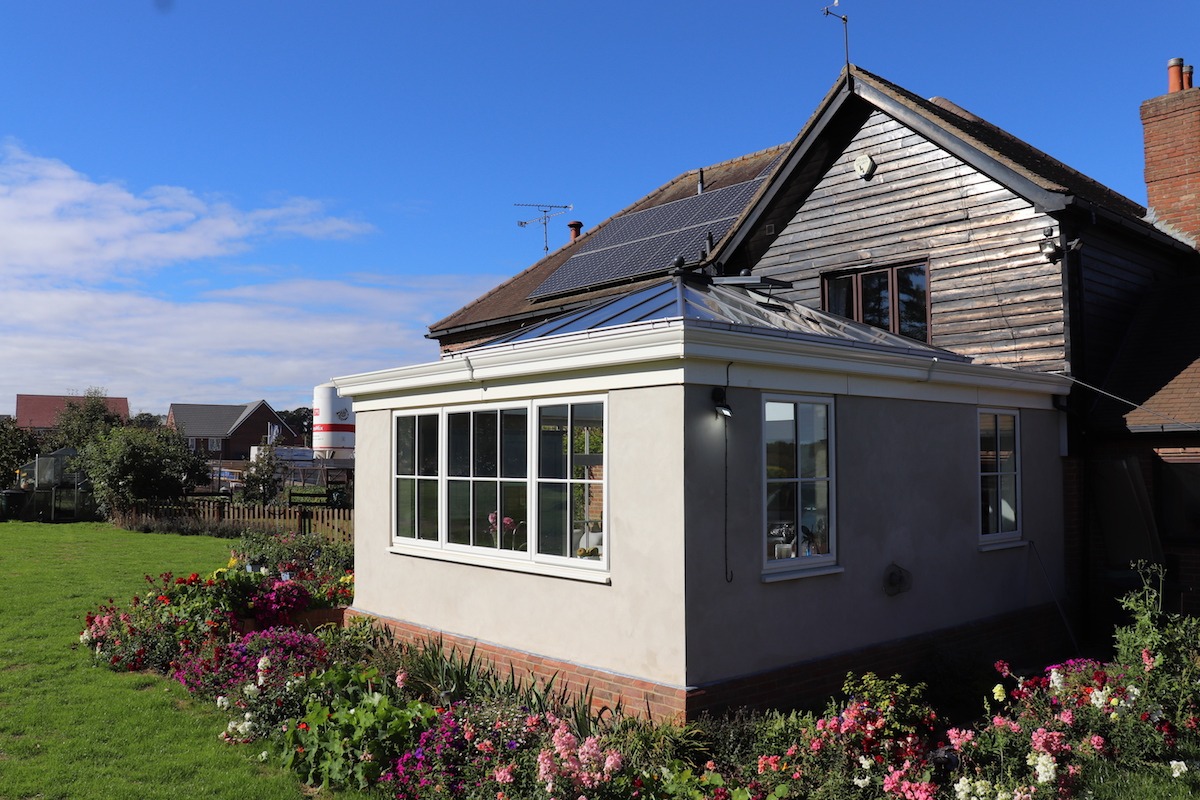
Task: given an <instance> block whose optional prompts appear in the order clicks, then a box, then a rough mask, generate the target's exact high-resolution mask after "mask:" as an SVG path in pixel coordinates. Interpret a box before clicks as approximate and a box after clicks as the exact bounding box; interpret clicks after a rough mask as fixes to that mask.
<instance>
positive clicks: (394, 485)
mask: <svg viewBox="0 0 1200 800" xmlns="http://www.w3.org/2000/svg"><path fill="white" fill-rule="evenodd" d="M591 403H598V404H600V405H601V407H602V409H603V412H602V413H603V426H604V457H605V462H604V468H603V474H602V477H601V479H600V480H598V481H590V480H586V479H583V480H581V479H575V478H569V477H568V478H565V479H547V478H540V477H539V475H538V472H539V469H538V467H539V464H538V441H539V436H538V431H539V415H540V411H541V409H543V408H546V407H550V406H563V405H565V406H577V405H583V404H591ZM511 409H525V410H526V412H527V416H526V419H527V427H526V442H525V445H526V464H527V469H526V477H525V478H513V479H512V480H513V481H523V482H524V483H525V484H526V487H525V489H526V494H525V508H526V514H527V516H528V517H529V518H528V519H526V520H524V521H523V522H524V526H525V536H526V541H527V545H526V549H525V550H523V551H521V550H502V549H499V548H495V547H484V546H479V545H474V544H462V543H453V542H450V541H449V530H450V519H449V517H450V503H449V490H448V485H449V484H450V483H451V482H452V481H467V482H469V481H471V480H475V479H473V478H469V477H465V476H456V477H454V478H451V476H450V475H449V457H450V454H449V428H448V420H449V417H450V415H451V414H456V413H470V412H477V411H504V410H511ZM424 415H433V416H436V418H437V426H438V430H437V475H436V477H426V478H424V480H428V481H431V482H436V485H437V539H436V540H434V539H418V538H415V537H407V536H399V535H398V534H397V521H396V514H397V503H398V497H397V495H398V485H399V479H400V478H402V477H417V476H407V475H400V474H399V473H398V471H397V466H398V465H397V454H396V448H397V420H399V419H400V418H402V417H420V416H424ZM390 438H391V447H390V454H389V457H390V459H391V466H390V467H389V475H390V476H391V504H390V508H391V519H390V522H389V540H390V545H389V547H388V549H389V551H390V552H393V553H402V554H405V555H417V556H422V557H426V558H436V559H439V560H444V561H455V562H459V563H466V564H477V565H480V566H487V567H494V568H501V569H508V570H513V571H518V572H531V573H538V574H548V575H556V576H561V577H572V578H578V579H581V580H590V581H593V582H604V583H607V582H608V569H609V563H610V557H611V530H610V526H611V516H610V514H609V508H608V495H609V492H608V463H607V455H608V450H609V448H610V446H611V439H610V431H609V424H608V401H607V397H605V396H604V395H578V396H576V395H572V396H569V397H537V398H529V399H525V400H517V401H511V402H497V403H474V404H457V405H446V406H436V407H428V408H413V409H404V410H397V411H394V412H393V413H392V419H391V434H390ZM418 480H420V478H419V477H418ZM497 480H498V481H503V480H504V479H503V478H500V477H498V478H497ZM549 483H564V484H566V485H568V486H569V485H571V484H577V483H592V484H598V485H599V486H600V488H601V492H602V511H601V514H602V520H603V528H602V530H601V531H599V532H597V533H598V534H599V537H600V545H599V549H600V555H599V556H598V557H588V558H583V557H577V556H558V555H549V554H545V553H539V552H538V536H539V534H540V531H539V530H538V520H537V516H538V512H537V508H538V506H537V500H538V487H539V485H542V484H549Z"/></svg>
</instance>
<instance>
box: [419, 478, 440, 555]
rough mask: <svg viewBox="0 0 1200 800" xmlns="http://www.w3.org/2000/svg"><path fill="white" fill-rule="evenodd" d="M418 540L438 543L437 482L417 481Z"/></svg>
mask: <svg viewBox="0 0 1200 800" xmlns="http://www.w3.org/2000/svg"><path fill="white" fill-rule="evenodd" d="M417 538H419V539H424V540H425V541H429V542H436V541H437V538H438V485H437V481H417Z"/></svg>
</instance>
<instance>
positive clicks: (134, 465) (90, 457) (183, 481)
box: [80, 427, 208, 521]
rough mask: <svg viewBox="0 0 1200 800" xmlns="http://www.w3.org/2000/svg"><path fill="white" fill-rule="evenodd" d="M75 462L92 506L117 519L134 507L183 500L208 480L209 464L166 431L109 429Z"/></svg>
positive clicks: (93, 440)
mask: <svg viewBox="0 0 1200 800" xmlns="http://www.w3.org/2000/svg"><path fill="white" fill-rule="evenodd" d="M80 463H81V464H82V466H83V470H84V472H86V473H87V476H88V478H89V479H90V480H91V482H92V491H93V492H94V493H95V496H96V503H97V505H98V506H99V507H100V509H101V510H102V511H103V512H104V513H105V514H106V515H107V516H108V517H109V518H110V519H114V520H117V521H120V520H121V518H122V517H124V516H125V515H127V514H129V513H130V512H131V511H133V510H134V509H135V508H136V507H137V506H138V505H140V504H145V503H153V502H169V501H174V500H179V499H181V498H183V497H184V496H185V495H186V494H187V493H188V492H189V491H191V490H192V489H193V488H194V487H196V486H197V485H199V484H201V483H203V482H205V481H206V480H208V462H206V461H205V460H204V459H203V458H201V457H200V456H198V455H196V454H195V453H193V452H192V451H190V450H188V446H187V440H186V439H184V438H183V437H182V436H180V435H179V434H178V433H176V432H175V431H173V430H171V429H170V428H165V427H159V428H154V429H149V428H134V427H118V428H111V429H110V430H108V431H107V432H105V433H101V434H99V435H98V436H96V437H94V438H93V439H92V440H91V442H89V443H88V444H87V445H86V446H85V447H84V448H83V451H82V452H81V454H80Z"/></svg>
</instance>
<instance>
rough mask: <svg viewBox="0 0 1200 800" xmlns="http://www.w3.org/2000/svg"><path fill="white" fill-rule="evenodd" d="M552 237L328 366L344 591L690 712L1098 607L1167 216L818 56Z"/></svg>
mask: <svg viewBox="0 0 1200 800" xmlns="http://www.w3.org/2000/svg"><path fill="white" fill-rule="evenodd" d="M1175 66H1176V65H1173V66H1172V68H1171V69H1172V70H1174V69H1175ZM1173 74H1175V73H1174V72H1172V75H1173ZM1181 91H1184V92H1185V93H1190V94H1189V95H1188V96H1189V97H1193V96H1195V95H1196V94H1200V90H1192V89H1185V90H1183V89H1181ZM1154 130H1156V128H1154V126H1153V125H1152V124H1150V123H1148V127H1147V141H1148V142H1149V141H1150V140H1151V138H1152V137H1153V135H1154V133H1153V131H1154ZM1193 130H1194V128H1193ZM1192 138H1193V139H1194V138H1195V137H1194V136H1193V137H1192ZM1148 173H1149V170H1148ZM1153 197H1154V195H1153V194H1152V198H1153ZM1156 208H1157V206H1156ZM1164 208H1165V204H1164ZM581 229H582V225H581V224H578V223H572V238H571V241H570V243H569V244H568V245H566V246H565V247H563V248H561V249H560V250H558V251H557V252H555V253H552V254H550V255H548V256H547V257H546V258H544V259H543V260H542V261H540V262H538V263H537V264H534V265H533V266H531V267H530V268H529V269H527V270H525V271H524V272H522V273H521V274H519V275H517V276H514V277H513V278H512V279H510V280H509V281H507V282H505V283H504V284H502V285H501V286H499V287H497V288H496V289H494V290H493V291H491V292H489V293H487V294H486V295H484V296H483V297H481V298H479V299H478V300H476V301H474V302H473V303H471V304H469V305H467V306H465V307H463V308H462V309H460V310H459V311H457V312H455V313H454V314H451V315H450V316H449V317H447V318H446V319H444V320H442V321H440V322H438V323H436V324H435V325H433V326H432V327H431V329H430V336H431V337H433V338H435V339H437V340H438V342H439V344H440V345H441V347H442V352H443V356H442V359H441V360H440V361H438V362H436V363H433V364H424V365H418V366H413V367H402V368H397V369H391V370H383V371H380V372H374V373H368V374H363V375H354V376H347V377H344V378H339V379H335V384H336V385H337V387H338V390H339V392H340V393H341V394H342V395H344V396H349V397H352V398H353V400H354V410H355V413H356V422H357V433H358V441H357V444H358V454H357V464H358V475H357V497H356V508H357V513H358V519H357V520H356V533H357V536H356V547H357V559H356V561H357V567H358V571H357V581H356V583H357V587H356V598H355V608H356V611H357V612H358V613H363V614H369V615H373V616H375V617H378V618H380V619H382V620H384V621H385V622H386V623H387V624H388V625H390V626H391V627H392V628H393V629H394V630H396V631H397V632H399V633H401V634H402V635H406V636H410V637H413V638H418V637H421V636H423V635H428V634H430V633H432V634H437V635H441V636H443V637H445V638H446V639H448V640H449V641H451V642H454V643H459V644H462V645H464V646H475V647H477V648H478V649H479V651H480V652H482V653H483V654H484V655H487V656H488V657H490V658H492V659H494V660H496V661H497V662H499V663H501V664H505V663H507V664H512V665H514V666H515V667H517V668H518V670H525V669H529V670H532V671H534V672H536V673H539V674H549V673H554V672H557V673H559V674H560V680H562V681H565V682H567V683H568V684H572V685H577V686H582V685H584V684H587V685H590V686H591V688H592V689H593V690H595V691H596V693H597V697H598V699H613V698H616V697H620V698H622V699H623V701H624V703H625V705H626V706H627V707H633V708H639V709H640V708H643V707H645V708H647V709H649V710H650V711H651V712H652V713H655V714H669V715H684V716H693V715H695V714H697V713H699V712H701V711H703V710H705V709H709V708H718V707H721V706H726V705H731V704H735V703H747V702H750V703H795V702H802V701H803V700H804V699H806V698H807V699H811V698H812V697H813V696H815V695H817V694H819V693H822V692H826V691H828V689H829V688H831V687H834V686H836V685H837V684H838V683H839V682H840V679H841V677H842V676H843V675H844V673H845V671H846V670H847V669H850V668H853V669H858V670H862V669H868V668H881V669H889V670H890V669H897V668H903V667H906V666H913V665H915V664H916V662H918V661H919V660H921V659H928V658H930V657H931V656H932V657H937V658H940V659H942V660H945V658H947V657H950V656H951V654H953V656H954V657H956V658H964V659H966V658H970V657H972V656H974V657H978V656H980V655H981V654H985V653H990V654H991V655H992V656H993V657H994V656H995V654H996V653H997V652H1002V653H1009V652H1018V651H1019V650H1020V648H1021V647H1022V646H1023V647H1024V648H1025V651H1026V652H1030V653H1032V652H1034V651H1035V650H1038V649H1039V648H1041V652H1046V651H1047V650H1048V648H1050V647H1052V646H1053V643H1054V642H1055V641H1056V640H1057V642H1058V643H1059V644H1060V645H1061V644H1062V643H1063V642H1066V641H1067V640H1068V635H1067V634H1070V633H1071V631H1070V628H1069V625H1068V623H1070V622H1071V620H1072V619H1074V620H1075V622H1076V623H1078V620H1079V617H1080V616H1081V612H1082V610H1083V609H1090V608H1092V607H1094V605H1095V603H1096V602H1097V601H1098V599H1099V598H1102V597H1104V596H1105V593H1106V592H1108V593H1109V594H1108V596H1110V597H1111V588H1112V587H1111V585H1109V584H1108V583H1106V580H1107V578H1108V577H1109V570H1108V565H1109V562H1110V559H1109V554H1108V553H1107V552H1106V551H1105V545H1106V540H1105V539H1104V537H1102V536H1100V535H1099V533H1098V531H1097V527H1096V526H1097V525H1100V524H1102V523H1104V522H1105V521H1103V520H1096V519H1095V515H1094V514H1090V513H1088V511H1089V503H1091V502H1092V501H1095V500H1096V499H1098V498H1097V497H1096V496H1095V492H1096V491H1097V489H1098V487H1100V486H1107V485H1108V484H1106V483H1103V482H1102V481H1100V480H1099V479H1100V478H1103V477H1104V476H1106V475H1108V474H1109V473H1110V472H1111V470H1109V469H1108V466H1110V465H1111V463H1115V461H1114V458H1117V457H1118V456H1119V458H1120V463H1122V464H1126V463H1127V462H1128V454H1126V453H1118V452H1116V451H1113V450H1111V447H1112V446H1113V445H1112V442H1109V441H1106V440H1104V439H1102V437H1100V436H1099V435H1098V434H1097V432H1096V430H1094V425H1093V423H1095V422H1096V421H1097V420H1098V419H1099V417H1098V416H1097V415H1098V414H1099V410H1100V405H1099V404H1098V403H1097V398H1098V397H1101V396H1103V394H1102V393H1103V392H1104V391H1105V390H1104V389H1103V388H1102V387H1103V386H1104V385H1105V383H1106V381H1108V380H1110V373H1111V372H1112V369H1113V366H1114V364H1116V363H1118V362H1119V361H1120V360H1121V358H1122V353H1123V351H1124V350H1125V349H1127V342H1126V341H1125V336H1126V334H1127V333H1128V332H1129V331H1130V330H1132V329H1133V326H1134V324H1135V321H1136V320H1137V319H1138V318H1139V317H1140V316H1141V315H1143V314H1144V313H1145V309H1144V306H1145V304H1146V303H1148V302H1149V298H1151V297H1152V296H1153V295H1155V294H1156V292H1157V291H1158V290H1159V288H1160V287H1164V286H1175V285H1180V284H1182V283H1184V282H1186V281H1188V280H1189V279H1191V276H1193V275H1194V274H1196V269H1197V266H1198V264H1197V258H1198V257H1197V253H1196V250H1195V249H1194V247H1193V246H1192V244H1191V242H1190V241H1188V240H1187V238H1186V237H1185V236H1181V235H1180V233H1179V230H1178V229H1177V227H1176V226H1175V224H1174V223H1173V221H1172V218H1171V217H1170V216H1169V214H1168V212H1166V211H1162V212H1160V213H1159V214H1158V216H1157V218H1156V217H1155V216H1154V215H1148V213H1147V210H1146V209H1144V208H1142V207H1141V206H1140V205H1138V204H1136V203H1134V202H1132V201H1130V200H1128V199H1127V198H1124V197H1122V196H1120V195H1119V194H1117V193H1115V192H1113V191H1111V190H1110V189H1107V188H1106V187H1104V186H1102V185H1100V184H1098V183H1096V182H1095V181H1093V180H1091V179H1089V178H1087V177H1086V176H1083V175H1081V174H1080V173H1078V172H1076V171H1074V170H1072V169H1070V168H1069V167H1067V166H1065V165H1064V164H1062V163H1060V162H1058V161H1057V160H1055V159H1053V158H1051V157H1049V156H1047V155H1046V154H1044V153H1041V152H1040V151H1038V150H1036V149H1035V148H1033V147H1031V146H1030V145H1028V144H1026V143H1024V142H1021V141H1020V140H1018V139H1016V138H1014V137H1012V136H1011V135H1009V134H1007V133H1005V132H1004V131H1002V130H1000V129H999V128H996V127H995V126H993V125H991V124H989V123H987V122H985V121H984V120H981V119H979V118H978V117H976V116H974V115H972V114H970V112H968V111H966V110H964V109H962V108H960V107H958V106H956V105H954V104H953V103H950V102H949V101H947V100H944V99H939V98H935V99H933V100H925V99H922V98H920V97H918V96H917V95H914V94H912V93H911V92H909V91H907V90H905V89H902V88H901V87H898V86H896V85H894V84H891V83H889V82H888V81H886V80H884V79H883V78H880V77H878V76H876V75H873V74H871V73H869V72H867V71H866V70H863V69H861V68H858V67H854V66H850V67H847V68H846V70H844V71H843V73H842V74H841V75H840V76H839V78H838V80H837V82H836V83H835V84H834V86H833V88H832V89H831V90H830V92H829V93H828V94H827V95H826V97H825V98H824V100H823V101H822V102H821V104H820V105H819V106H818V108H817V109H816V111H815V113H814V114H813V115H812V117H811V118H810V119H809V121H808V123H807V124H806V125H805V127H804V128H803V129H802V130H801V131H800V133H799V134H798V136H797V137H796V138H795V139H794V140H793V141H791V142H789V143H787V144H784V145H780V146H778V147H774V148H770V149H767V150H762V151H759V152H757V153H752V154H750V155H748V156H745V157H743V158H740V159H734V160H732V161H728V162H724V163H721V164H717V165H713V166H709V167H705V168H703V169H701V170H696V171H694V172H690V173H686V174H684V175H682V176H680V177H678V178H676V179H675V180H673V181H671V182H669V183H668V184H666V185H664V186H663V187H661V188H660V189H658V190H656V191H654V192H652V193H651V194H649V195H647V196H646V197H644V198H642V199H641V200H639V201H637V202H636V203H634V204H633V205H631V206H629V207H628V208H626V209H624V210H623V211H621V212H620V213H618V214H617V215H615V216H614V217H612V218H610V219H608V220H606V221H604V222H602V223H601V224H599V225H597V226H596V227H594V228H593V229H591V230H590V231H588V232H587V233H582V232H581ZM1195 355H1196V353H1192V356H1193V357H1195ZM1110 416H1111V415H1110ZM1132 435H1133V431H1131V430H1130V429H1129V428H1128V427H1126V428H1125V430H1124V431H1117V432H1116V433H1115V434H1114V436H1116V441H1118V442H1121V443H1123V444H1124V446H1132V445H1131V441H1130V437H1131V436H1132ZM1106 459H1107V460H1106ZM1097 464H1099V466H1098V467H1097V466H1096V465H1097ZM1125 474H1126V475H1127V476H1128V475H1131V474H1132V473H1130V472H1129V471H1128V469H1126V473H1125ZM1143 483H1144V482H1143ZM1129 485H1130V486H1131V487H1132V486H1133V482H1132V479H1131V482H1130V483H1129ZM1131 490H1132V489H1131ZM1109 523H1110V524H1109V527H1112V524H1111V521H1109ZM1145 533H1146V535H1147V537H1149V536H1150V534H1151V533H1152V532H1151V531H1148V530H1147V531H1146V532H1145ZM1147 541H1150V539H1149V538H1147ZM1067 654H1070V653H1065V652H1063V651H1061V650H1060V651H1059V652H1058V653H1057V655H1067Z"/></svg>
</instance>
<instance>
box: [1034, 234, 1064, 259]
mask: <svg viewBox="0 0 1200 800" xmlns="http://www.w3.org/2000/svg"><path fill="white" fill-rule="evenodd" d="M1038 250H1040V251H1041V253H1042V257H1043V258H1045V259H1046V260H1047V261H1049V262H1050V263H1051V264H1057V263H1058V260H1059V259H1060V258H1062V251H1061V250H1059V249H1058V244H1056V243H1055V241H1054V240H1053V239H1042V243H1041V244H1040V245H1038Z"/></svg>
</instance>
